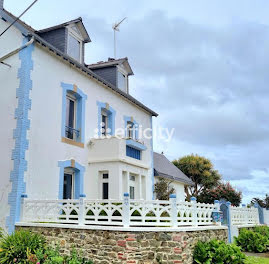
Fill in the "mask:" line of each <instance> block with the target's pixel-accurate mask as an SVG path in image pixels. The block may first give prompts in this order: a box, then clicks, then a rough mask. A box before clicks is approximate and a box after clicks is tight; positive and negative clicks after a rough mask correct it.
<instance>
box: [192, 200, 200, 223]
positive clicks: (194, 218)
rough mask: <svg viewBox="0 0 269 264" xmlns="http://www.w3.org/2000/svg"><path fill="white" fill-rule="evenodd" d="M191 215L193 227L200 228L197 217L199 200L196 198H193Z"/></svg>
mask: <svg viewBox="0 0 269 264" xmlns="http://www.w3.org/2000/svg"><path fill="white" fill-rule="evenodd" d="M191 204H192V207H191V215H192V223H193V224H192V225H193V226H198V217H197V213H198V212H197V200H196V197H191Z"/></svg>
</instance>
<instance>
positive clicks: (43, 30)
mask: <svg viewBox="0 0 269 264" xmlns="http://www.w3.org/2000/svg"><path fill="white" fill-rule="evenodd" d="M73 23H81V25H82V28H83V30H84V31H85V34H86V35H87V37H86V38H85V40H84V42H85V43H87V42H91V39H90V36H89V34H88V31H87V29H86V27H85V26H84V24H83V21H82V18H81V17H78V18H76V19H73V20H70V21H67V22H64V23H62V24H59V25H56V26H52V27H48V28H44V29H41V30H36V31H35V33H37V34H42V33H46V32H49V31H52V30H56V29H59V28H62V27H66V26H68V25H70V24H73Z"/></svg>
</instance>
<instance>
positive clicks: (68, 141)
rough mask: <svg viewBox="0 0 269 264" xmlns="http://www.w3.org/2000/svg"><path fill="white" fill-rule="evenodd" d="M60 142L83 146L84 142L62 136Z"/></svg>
mask: <svg viewBox="0 0 269 264" xmlns="http://www.w3.org/2000/svg"><path fill="white" fill-rule="evenodd" d="M62 142H63V143H66V144H69V145H73V146H76V147H80V148H84V143H81V142H77V141H74V140H72V139H69V138H66V137H62Z"/></svg>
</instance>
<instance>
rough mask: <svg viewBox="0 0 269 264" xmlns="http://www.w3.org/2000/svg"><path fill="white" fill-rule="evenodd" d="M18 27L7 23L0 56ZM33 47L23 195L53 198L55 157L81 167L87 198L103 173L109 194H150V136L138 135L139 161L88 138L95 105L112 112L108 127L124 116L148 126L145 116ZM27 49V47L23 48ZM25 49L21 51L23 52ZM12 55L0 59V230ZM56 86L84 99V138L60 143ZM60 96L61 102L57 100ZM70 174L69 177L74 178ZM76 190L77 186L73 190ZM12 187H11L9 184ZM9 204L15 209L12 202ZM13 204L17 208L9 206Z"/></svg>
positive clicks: (122, 143)
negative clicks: (140, 143) (141, 146)
mask: <svg viewBox="0 0 269 264" xmlns="http://www.w3.org/2000/svg"><path fill="white" fill-rule="evenodd" d="M7 25H8V23H7V22H4V21H3V20H0V31H2V30H3V29H4V28H6V27H7ZM23 39H24V38H23V36H22V34H21V32H20V31H19V30H18V29H17V28H16V27H12V28H11V29H10V30H9V31H8V32H7V33H6V34H5V35H4V36H3V37H2V38H1V39H0V57H2V56H4V55H6V54H7V53H9V52H11V51H13V50H14V49H16V48H18V47H21V46H22V42H23ZM32 46H34V48H33V51H32V52H29V56H31V58H28V59H30V60H31V61H32V62H33V68H32V70H31V72H30V74H31V75H30V76H31V80H32V85H31V88H30V96H29V97H30V99H31V107H30V109H29V111H28V119H29V120H30V128H29V129H28V131H27V139H28V140H29V146H28V148H25V160H26V161H27V165H26V170H25V172H22V173H23V178H24V183H25V190H23V193H25V194H27V196H28V197H29V198H31V199H58V198H59V194H60V193H61V188H62V187H61V180H60V174H61V167H60V166H59V164H60V163H61V162H65V161H66V162H70V164H71V166H70V167H73V166H75V164H79V166H80V167H83V169H85V172H84V173H83V176H84V178H83V177H82V178H81V179H82V181H83V183H80V195H81V194H83V195H84V194H85V195H86V197H87V198H89V199H97V198H102V183H103V179H102V174H103V173H104V172H106V173H108V175H109V176H108V179H106V180H105V181H106V182H108V184H109V196H108V198H109V199H121V198H122V197H123V193H124V192H130V190H131V187H134V189H135V196H134V198H135V199H152V196H153V194H152V190H153V188H152V186H153V168H152V166H153V162H152V140H151V139H145V138H139V140H142V141H143V142H144V146H145V148H146V150H143V151H141V159H140V160H138V159H134V158H131V157H127V156H126V139H118V138H116V137H112V138H111V139H101V138H95V135H96V129H97V128H98V122H99V117H98V115H99V114H100V113H99V112H98V102H102V103H104V104H106V105H109V107H112V108H113V109H114V110H115V123H114V126H115V128H116V129H117V128H122V129H125V126H126V122H125V118H126V117H130V118H131V119H132V120H135V121H136V122H137V123H138V124H139V125H141V126H142V127H143V129H145V128H151V125H152V114H151V113H149V112H147V111H145V110H144V109H142V108H141V107H139V106H137V105H135V104H134V103H132V102H131V101H130V100H128V99H125V98H124V97H123V96H121V95H119V94H118V93H116V92H114V91H112V89H109V88H107V87H105V86H104V85H102V84H101V83H100V82H98V81H97V80H95V79H93V78H91V77H89V76H88V75H87V74H85V73H83V72H82V71H81V70H79V69H77V68H75V67H73V66H71V65H70V64H69V63H67V62H65V61H64V60H63V59H61V58H60V57H59V56H56V55H54V54H53V53H52V52H49V51H48V50H47V49H45V48H43V47H41V45H39V44H37V43H36V42H34V43H33V44H32ZM28 48H29V47H28ZM28 48H26V49H28ZM19 56H20V55H19V53H16V54H14V55H12V56H11V57H10V58H8V59H7V60H5V63H8V64H10V65H11V68H9V67H7V66H6V65H3V64H0V83H1V90H2V91H1V97H0V110H1V111H0V113H1V114H0V121H1V124H4V125H3V128H4V129H1V130H0V131H1V132H0V133H1V150H0V153H1V168H2V173H1V175H0V177H1V178H0V179H1V183H0V198H1V207H0V227H4V228H5V227H6V219H7V217H8V216H9V214H10V211H11V206H10V203H11V202H8V195H13V194H14V193H15V192H14V193H13V191H11V188H12V184H13V185H14V184H16V183H14V182H15V181H14V179H13V180H12V179H11V171H12V169H13V167H14V166H15V165H14V164H15V161H14V160H12V151H13V150H14V145H15V140H14V138H13V130H14V129H15V128H16V126H17V120H16V119H15V111H16V108H17V107H18V98H16V90H17V89H18V87H19V86H20V82H22V81H21V80H19V79H18V71H19V69H20V67H21V64H22V62H21V60H20V58H19ZM62 83H65V84H68V85H70V86H72V87H74V91H76V89H79V90H80V91H81V92H82V93H83V94H84V95H85V96H86V98H87V99H86V100H85V129H84V130H85V131H84V132H85V140H84V142H82V143H81V144H80V145H79V146H78V144H72V142H71V144H69V143H70V140H69V141H68V140H67V141H68V142H69V143H66V142H63V141H64V140H63V137H62V134H61V129H62V124H63V109H62V102H63V88H62ZM64 100H65V99H64ZM74 177H76V175H75V176H74ZM74 188H76V187H74ZM15 189H16V188H15ZM12 206H15V205H14V203H13V204H12ZM16 206H17V207H18V205H16Z"/></svg>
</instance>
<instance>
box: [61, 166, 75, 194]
mask: <svg viewBox="0 0 269 264" xmlns="http://www.w3.org/2000/svg"><path fill="white" fill-rule="evenodd" d="M65 174H69V175H72V176H71V177H72V191H71V199H74V197H75V171H74V170H73V169H72V168H65V169H64V175H65ZM63 185H64V184H63ZM63 188H64V186H63Z"/></svg>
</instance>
